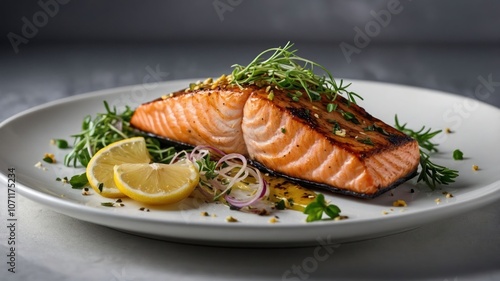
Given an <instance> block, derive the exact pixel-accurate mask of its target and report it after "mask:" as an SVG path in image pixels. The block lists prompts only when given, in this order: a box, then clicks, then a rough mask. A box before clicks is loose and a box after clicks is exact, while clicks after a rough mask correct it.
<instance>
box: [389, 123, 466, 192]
mask: <svg viewBox="0 0 500 281" xmlns="http://www.w3.org/2000/svg"><path fill="white" fill-rule="evenodd" d="M394 119H395V123H396V125H395V127H396V129H398V130H400V131H401V132H403V133H405V134H406V135H408V136H410V137H412V138H413V139H415V140H416V141H417V142H418V145H419V146H420V167H421V171H420V174H419V176H418V179H417V182H420V181H424V182H425V183H426V184H427V186H429V187H430V188H431V189H432V190H434V189H435V188H436V186H437V185H438V184H444V185H447V184H450V183H452V182H455V178H456V177H458V171H456V170H452V169H449V168H446V167H444V166H441V165H438V164H436V163H433V162H432V161H431V160H430V159H429V158H430V153H433V152H438V149H437V146H438V144H436V143H433V142H431V139H432V138H433V137H435V136H436V135H437V134H439V133H441V130H437V131H432V130H431V129H430V128H429V129H427V130H426V129H425V126H423V127H422V128H421V129H420V130H418V131H414V130H412V129H408V128H406V124H403V125H401V124H400V123H399V120H398V116H397V115H396V116H395V118H394Z"/></svg>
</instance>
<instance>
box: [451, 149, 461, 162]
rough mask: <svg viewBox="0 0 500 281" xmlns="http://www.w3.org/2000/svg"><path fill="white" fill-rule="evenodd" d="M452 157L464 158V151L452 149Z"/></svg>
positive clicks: (456, 158)
mask: <svg viewBox="0 0 500 281" xmlns="http://www.w3.org/2000/svg"><path fill="white" fill-rule="evenodd" d="M453 159H455V160H464V153H463V152H462V151H460V149H455V151H453Z"/></svg>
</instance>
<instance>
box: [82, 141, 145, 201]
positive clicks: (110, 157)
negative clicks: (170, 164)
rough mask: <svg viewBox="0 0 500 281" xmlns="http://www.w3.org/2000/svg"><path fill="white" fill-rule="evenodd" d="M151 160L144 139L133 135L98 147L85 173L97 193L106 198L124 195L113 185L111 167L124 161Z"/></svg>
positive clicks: (143, 161) (140, 161) (139, 161)
mask: <svg viewBox="0 0 500 281" xmlns="http://www.w3.org/2000/svg"><path fill="white" fill-rule="evenodd" d="M149 162H151V159H150V156H149V152H148V150H147V147H146V141H145V140H144V138H143V137H134V138H128V139H124V140H121V141H118V142H115V143H112V144H110V145H108V146H106V147H104V148H102V149H100V150H99V151H98V152H97V153H96V154H95V155H94V156H93V157H92V158H91V159H90V161H89V164H88V165H87V169H86V173H87V179H88V181H89V184H90V186H91V187H92V189H94V191H95V192H96V193H98V194H101V195H102V196H104V197H108V198H120V197H125V194H123V192H121V191H120V190H119V189H118V188H117V187H116V185H115V181H114V179H113V173H114V171H113V168H114V166H115V165H120V164H124V163H143V164H148V163H149Z"/></svg>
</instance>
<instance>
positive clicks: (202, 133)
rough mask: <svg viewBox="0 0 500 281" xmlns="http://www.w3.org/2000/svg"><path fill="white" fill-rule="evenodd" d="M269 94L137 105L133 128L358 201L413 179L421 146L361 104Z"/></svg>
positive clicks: (230, 93)
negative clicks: (232, 155)
mask: <svg viewBox="0 0 500 281" xmlns="http://www.w3.org/2000/svg"><path fill="white" fill-rule="evenodd" d="M272 91H273V92H272V94H273V95H270V94H269V87H268V88H267V89H266V88H261V87H256V86H248V87H244V88H240V87H238V86H229V85H228V86H223V87H215V88H214V89H200V90H191V91H184V90H183V91H179V92H175V93H172V94H170V95H166V96H163V97H162V98H159V99H156V100H154V101H151V102H148V103H145V104H142V105H140V106H139V107H138V108H137V109H136V110H135V113H134V115H133V116H132V119H131V124H132V126H134V127H135V128H137V129H138V130H140V131H143V132H147V133H149V134H153V135H156V136H158V137H162V138H165V139H168V140H170V141H174V142H180V143H183V144H188V145H191V146H196V145H201V144H204V145H211V146H215V147H217V148H219V149H221V150H223V151H225V152H226V153H232V152H235V153H240V154H243V155H246V156H247V157H248V158H249V159H250V160H251V161H252V163H253V164H254V165H256V166H258V167H260V168H263V169H265V170H267V171H269V172H271V173H274V174H276V175H280V176H284V177H287V178H290V179H293V180H296V181H298V182H300V183H302V184H305V185H307V186H313V187H320V188H325V189H327V190H330V191H333V192H338V193H344V194H348V195H354V196H358V197H366V198H372V197H375V196H377V195H379V194H381V193H383V192H385V191H387V190H389V189H391V188H394V187H395V186H397V185H399V184H401V183H402V182H404V181H406V180H408V179H409V178H411V177H413V176H415V175H416V172H417V167H418V164H419V159H420V153H419V146H418V143H417V142H416V141H415V140H414V139H412V138H410V137H408V136H407V135H406V134H404V133H402V132H400V131H398V130H397V129H395V128H393V127H391V126H390V125H388V124H386V123H384V122H382V121H381V120H379V119H377V118H375V117H373V116H371V115H370V114H369V113H367V112H366V111H365V110H364V109H363V108H361V107H359V106H358V105H356V104H354V103H351V102H349V101H347V100H346V99H345V98H343V97H342V96H337V97H336V99H335V101H334V102H333V103H332V101H331V100H328V99H327V98H326V97H322V98H321V100H319V101H311V100H310V99H308V98H301V99H296V100H292V98H291V97H290V96H289V95H287V93H286V92H284V91H282V90H279V89H273V90H272ZM329 104H331V105H329Z"/></svg>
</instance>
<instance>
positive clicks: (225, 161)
mask: <svg viewBox="0 0 500 281" xmlns="http://www.w3.org/2000/svg"><path fill="white" fill-rule="evenodd" d="M209 153H213V154H215V155H217V156H219V157H221V158H220V159H219V161H218V162H217V164H216V168H218V174H219V178H222V179H223V180H227V181H228V184H222V182H221V180H220V179H219V180H217V179H211V180H206V181H205V182H206V183H207V184H209V185H210V186H211V187H212V188H213V189H214V190H219V191H220V192H221V193H220V194H221V195H224V194H226V193H227V192H228V191H229V190H230V189H231V188H232V187H233V186H234V185H235V184H236V183H238V182H240V181H243V180H245V179H246V178H247V177H249V176H252V177H253V178H255V180H256V183H255V184H251V185H249V186H250V187H251V188H253V189H254V190H255V191H254V192H251V196H245V197H246V198H244V199H241V198H235V197H234V196H232V195H227V194H226V195H225V196H224V198H225V199H226V201H227V202H228V203H229V204H230V205H232V206H234V207H237V208H243V207H247V206H251V205H252V204H256V203H257V202H258V201H259V200H261V199H262V198H264V197H266V196H267V195H268V194H269V188H268V187H267V183H266V181H265V180H264V179H263V177H262V175H261V173H260V171H259V170H257V169H256V168H253V167H250V166H248V161H247V159H246V158H245V156H243V155H241V154H238V153H230V154H226V153H224V152H223V151H222V150H220V149H217V148H215V147H212V146H208V145H199V146H196V147H195V148H194V149H193V150H192V151H191V152H190V153H188V152H186V151H181V152H179V153H177V154H176V155H174V157H173V159H172V161H171V163H174V162H175V161H177V160H178V159H180V158H181V157H185V158H187V159H188V160H190V161H192V162H193V163H197V161H198V160H200V159H202V158H204V157H206V156H207V155H208V154H209ZM197 165H198V164H197ZM222 166H224V167H222ZM197 168H198V170H201V167H197ZM235 169H236V170H237V172H236V174H235V175H230V173H232V172H233V171H234V170H235ZM201 175H202V176H203V174H201ZM202 190H203V192H204V193H207V192H208V191H207V190H205V188H204V187H202Z"/></svg>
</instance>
